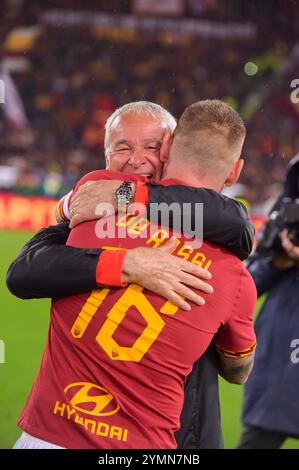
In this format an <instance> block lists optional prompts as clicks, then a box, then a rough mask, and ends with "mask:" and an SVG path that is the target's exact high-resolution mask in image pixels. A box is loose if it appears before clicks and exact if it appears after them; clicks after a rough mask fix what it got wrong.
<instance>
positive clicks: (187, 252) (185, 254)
mask: <svg viewBox="0 0 299 470" xmlns="http://www.w3.org/2000/svg"><path fill="white" fill-rule="evenodd" d="M192 253H193V248H192V247H191V246H190V245H183V246H182V247H181V248H180V249H179V251H178V252H177V255H178V256H179V257H180V258H184V259H185V260H186V261H187V260H188V259H189V258H190V256H191V255H192Z"/></svg>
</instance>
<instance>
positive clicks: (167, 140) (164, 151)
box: [160, 132, 173, 163]
mask: <svg viewBox="0 0 299 470" xmlns="http://www.w3.org/2000/svg"><path fill="white" fill-rule="evenodd" d="M172 141H173V135H172V134H170V132H167V133H166V134H165V135H164V137H163V140H162V145H161V149H160V160H161V162H162V163H167V161H168V158H169V152H170V147H171V144H172Z"/></svg>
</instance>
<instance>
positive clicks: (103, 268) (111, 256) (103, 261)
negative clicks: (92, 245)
mask: <svg viewBox="0 0 299 470" xmlns="http://www.w3.org/2000/svg"><path fill="white" fill-rule="evenodd" d="M125 254H126V250H125V249H118V250H105V251H104V252H103V253H102V254H101V255H100V257H99V261H98V264H97V270H96V281H97V284H99V285H103V286H117V287H125V286H126V285H127V284H126V283H124V282H122V281H121V273H122V265H123V261H124V256H125Z"/></svg>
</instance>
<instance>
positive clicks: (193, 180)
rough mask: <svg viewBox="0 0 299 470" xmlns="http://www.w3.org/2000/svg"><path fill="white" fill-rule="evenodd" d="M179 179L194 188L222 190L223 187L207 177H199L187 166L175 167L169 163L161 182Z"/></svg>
mask: <svg viewBox="0 0 299 470" xmlns="http://www.w3.org/2000/svg"><path fill="white" fill-rule="evenodd" d="M169 179H170V180H179V181H180V182H181V183H183V184H184V185H186V186H192V187H194V188H206V189H213V190H214V191H217V192H219V191H221V189H222V188H221V187H220V186H219V185H217V184H216V183H215V182H212V181H209V180H208V179H207V178H205V177H199V176H198V175H196V174H194V173H192V172H191V171H188V169H186V168H185V167H180V166H176V167H173V168H172V166H171V165H168V166H167V168H166V169H165V171H163V175H162V178H161V182H162V181H164V180H169Z"/></svg>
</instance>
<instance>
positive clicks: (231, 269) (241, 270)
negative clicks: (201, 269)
mask: <svg viewBox="0 0 299 470" xmlns="http://www.w3.org/2000/svg"><path fill="white" fill-rule="evenodd" d="M202 248H203V252H204V253H205V252H206V254H207V255H209V257H210V258H211V260H212V262H213V261H214V263H213V264H214V266H215V269H216V271H217V274H218V275H220V277H221V278H222V276H223V275H225V282H226V284H228V283H229V284H230V285H231V286H232V285H234V286H235V287H237V285H238V286H240V289H242V290H243V291H246V292H249V293H254V295H256V287H255V283H254V280H253V278H252V276H251V274H250V272H249V271H248V269H247V268H246V267H245V266H244V263H243V262H242V261H241V260H240V259H239V258H238V257H237V256H236V255H234V254H233V253H231V252H230V251H228V250H226V249H225V248H223V247H220V246H218V245H214V244H213V243H210V242H204V243H203V246H202ZM211 268H212V266H211Z"/></svg>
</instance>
